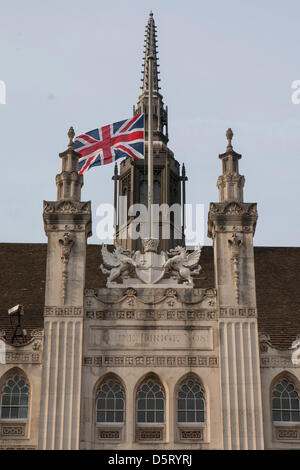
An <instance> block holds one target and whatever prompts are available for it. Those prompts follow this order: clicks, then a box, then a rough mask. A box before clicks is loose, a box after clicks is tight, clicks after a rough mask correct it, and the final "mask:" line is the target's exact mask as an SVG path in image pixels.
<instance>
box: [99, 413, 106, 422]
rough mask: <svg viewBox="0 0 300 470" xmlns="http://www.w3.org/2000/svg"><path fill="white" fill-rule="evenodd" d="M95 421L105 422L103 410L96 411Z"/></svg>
mask: <svg viewBox="0 0 300 470" xmlns="http://www.w3.org/2000/svg"><path fill="white" fill-rule="evenodd" d="M97 422H98V423H104V422H105V413H104V411H98V413H97Z"/></svg>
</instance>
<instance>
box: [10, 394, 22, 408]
mask: <svg viewBox="0 0 300 470" xmlns="http://www.w3.org/2000/svg"><path fill="white" fill-rule="evenodd" d="M19 401H20V396H19V395H13V396H12V397H11V404H12V405H14V406H16V405H18V404H19Z"/></svg>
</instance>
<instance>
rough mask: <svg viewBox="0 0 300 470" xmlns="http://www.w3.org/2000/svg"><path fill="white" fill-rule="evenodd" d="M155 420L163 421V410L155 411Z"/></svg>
mask: <svg viewBox="0 0 300 470" xmlns="http://www.w3.org/2000/svg"><path fill="white" fill-rule="evenodd" d="M156 422H157V423H163V422H164V412H163V411H157V412H156Z"/></svg>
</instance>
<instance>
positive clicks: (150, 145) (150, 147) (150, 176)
mask: <svg viewBox="0 0 300 470" xmlns="http://www.w3.org/2000/svg"><path fill="white" fill-rule="evenodd" d="M150 44H151V42H150ZM153 59H154V56H153V51H150V54H149V56H148V71H149V77H148V238H152V235H153V233H152V204H153V107H152V92H153Z"/></svg>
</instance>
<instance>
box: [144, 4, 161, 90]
mask: <svg viewBox="0 0 300 470" xmlns="http://www.w3.org/2000/svg"><path fill="white" fill-rule="evenodd" d="M156 44H157V40H156V27H155V22H154V18H153V13H152V11H150V14H149V19H148V23H147V25H146V31H145V50H144V54H145V55H144V62H143V71H142V74H143V77H142V82H143V86H142V90H143V91H144V92H146V91H147V90H148V80H149V70H148V69H149V63H148V59H149V58H151V59H153V91H154V92H158V91H159V89H160V87H159V86H158V83H159V78H158V75H159V72H158V67H159V65H158V57H157V45H156Z"/></svg>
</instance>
